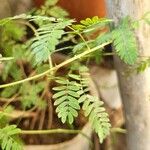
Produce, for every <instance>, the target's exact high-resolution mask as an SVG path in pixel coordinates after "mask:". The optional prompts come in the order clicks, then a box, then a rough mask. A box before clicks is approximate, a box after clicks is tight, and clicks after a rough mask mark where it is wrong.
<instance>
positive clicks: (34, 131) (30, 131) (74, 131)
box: [20, 129, 93, 145]
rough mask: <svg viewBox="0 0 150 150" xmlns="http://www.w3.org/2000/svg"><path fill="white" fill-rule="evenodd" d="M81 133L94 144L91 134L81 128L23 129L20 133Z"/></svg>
mask: <svg viewBox="0 0 150 150" xmlns="http://www.w3.org/2000/svg"><path fill="white" fill-rule="evenodd" d="M59 133H63V134H81V135H82V136H84V137H85V138H86V139H87V140H88V141H89V142H90V144H91V145H93V143H92V141H91V139H90V137H89V136H87V135H86V134H85V133H83V132H82V131H81V130H70V129H50V130H21V132H20V134H28V135H32V134H59Z"/></svg>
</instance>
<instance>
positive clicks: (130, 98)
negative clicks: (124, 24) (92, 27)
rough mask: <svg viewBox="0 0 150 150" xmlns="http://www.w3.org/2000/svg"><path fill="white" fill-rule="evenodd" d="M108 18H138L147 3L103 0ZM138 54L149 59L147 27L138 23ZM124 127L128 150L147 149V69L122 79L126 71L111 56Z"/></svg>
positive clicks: (149, 86)
mask: <svg viewBox="0 0 150 150" xmlns="http://www.w3.org/2000/svg"><path fill="white" fill-rule="evenodd" d="M106 2H107V11H108V16H109V17H110V18H113V19H114V20H115V23H116V24H117V22H118V21H119V20H120V18H121V17H123V16H126V15H130V16H131V17H133V18H140V17H141V16H142V15H143V14H144V13H145V12H147V11H150V1H149V0H106ZM136 36H137V41H138V44H139V54H140V55H142V56H143V55H144V56H150V26H148V25H146V24H145V23H141V25H140V28H139V29H138V31H137V32H136ZM115 66H116V69H117V72H118V77H119V82H120V90H121V95H122V100H123V104H124V113H125V117H126V126H127V130H128V133H127V145H128V150H150V69H147V70H146V71H145V72H144V73H141V74H132V75H130V76H128V77H127V76H124V72H125V71H126V70H127V69H128V66H127V65H126V64H123V63H122V62H121V61H120V60H119V59H118V58H116V57H115Z"/></svg>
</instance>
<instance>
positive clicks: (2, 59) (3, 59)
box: [0, 57, 14, 61]
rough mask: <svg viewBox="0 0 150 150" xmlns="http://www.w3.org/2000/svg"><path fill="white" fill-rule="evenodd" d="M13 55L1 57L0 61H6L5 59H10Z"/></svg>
mask: <svg viewBox="0 0 150 150" xmlns="http://www.w3.org/2000/svg"><path fill="white" fill-rule="evenodd" d="M12 59H14V57H2V58H0V61H7V60H12Z"/></svg>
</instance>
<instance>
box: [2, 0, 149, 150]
mask: <svg viewBox="0 0 150 150" xmlns="http://www.w3.org/2000/svg"><path fill="white" fill-rule="evenodd" d="M57 1H58V0H47V1H46V3H45V5H44V6H42V7H41V9H40V10H39V11H37V12H36V15H25V14H22V15H19V16H14V17H9V18H5V19H1V20H0V30H1V33H0V48H1V55H2V56H3V57H2V56H1V55H0V62H1V63H2V64H0V65H2V72H0V75H1V76H0V80H1V82H2V83H4V84H5V83H7V84H6V85H5V86H1V87H6V88H5V89H2V90H0V96H1V97H2V100H3V102H2V103H3V104H4V105H3V106H1V107H0V145H1V148H2V150H21V149H22V144H20V142H19V140H18V137H17V135H18V134H20V132H21V130H20V129H18V128H17V127H16V126H15V125H8V124H9V121H10V119H9V115H8V116H7V114H10V113H11V112H12V111H13V110H14V109H16V108H15V106H16V105H13V104H14V103H15V102H14V100H16V101H17V103H16V104H17V105H19V108H20V109H22V110H23V111H24V110H27V111H28V109H29V111H32V108H37V110H38V111H40V110H41V109H46V107H45V106H47V105H46V103H45V97H46V98H47V97H48V98H49V97H50V98H51V96H49V95H50V91H49V90H50V89H51V88H50V87H49V85H50V83H51V80H53V81H54V82H55V85H56V86H55V87H53V85H52V88H53V93H52V94H53V96H52V97H53V99H54V105H55V106H56V112H57V114H58V118H60V119H61V121H62V122H63V123H69V124H73V123H74V120H75V118H76V117H77V116H78V114H79V110H80V109H82V110H83V111H84V113H85V116H86V117H87V118H88V119H89V122H90V123H91V125H92V127H93V129H94V131H95V132H96V133H97V134H98V136H99V139H100V142H101V143H102V142H103V140H104V139H105V138H106V136H107V135H108V134H109V131H110V127H111V125H110V121H109V117H108V114H107V113H106V110H105V108H104V106H103V102H102V101H101V100H100V99H99V98H98V97H94V96H91V95H90V90H89V84H90V83H89V82H90V78H89V73H88V72H89V71H88V70H87V68H86V67H85V66H81V60H82V58H84V62H88V60H89V58H90V57H93V55H95V56H96V57H95V58H96V60H98V59H99V58H98V57H99V56H100V58H101V57H102V56H103V54H104V53H105V51H104V46H106V45H107V44H110V43H111V44H112V45H113V47H114V52H115V54H116V55H118V56H119V58H120V59H121V60H122V61H123V62H125V63H126V64H129V65H133V64H134V65H135V64H136V62H137V58H138V53H137V48H138V47H137V44H136V38H135V36H134V30H133V29H136V27H137V24H138V26H139V21H136V22H134V21H132V20H131V19H130V18H129V17H126V18H123V19H122V21H121V22H120V23H119V24H118V26H117V27H115V28H114V29H112V30H109V28H108V27H109V25H110V23H112V20H110V19H107V18H99V17H97V16H95V17H93V18H87V19H85V20H82V21H81V22H80V23H79V24H78V23H75V21H74V20H72V19H66V18H65V19H64V18H63V19H62V17H65V16H67V13H66V12H65V11H64V10H63V9H61V8H60V7H58V6H56V3H57ZM37 14H38V15H37ZM49 16H51V17H49ZM55 17H56V18H57V17H61V19H60V18H59V19H56V18H55ZM142 19H143V20H145V22H147V23H148V24H149V20H150V19H149V13H146V14H145V15H144V16H143V18H142ZM20 22H21V24H22V23H23V24H24V26H23V25H19V23H20ZM27 26H28V27H27ZM28 28H30V30H32V34H31V35H30V38H28V35H27V31H28ZM97 29H98V30H99V29H100V30H101V31H102V33H100V35H99V36H97V37H96V38H95V39H91V38H89V36H88V35H89V33H93V32H95V30H97ZM103 29H104V30H103ZM33 33H34V34H33ZM67 42H68V43H71V44H72V45H71V46H70V45H69V46H68V45H67V44H66V43H67ZM68 47H69V49H71V52H70V51H69V52H70V53H71V54H72V55H71V57H69V58H67V60H66V61H65V62H63V63H61V64H57V65H56V64H55V63H54V62H52V54H54V53H55V52H58V51H61V50H66V49H67V48H68ZM65 53H67V54H68V52H66V51H65ZM106 54H107V52H106ZM113 54H114V53H113ZM9 57H12V60H9V61H4V60H5V59H4V58H9ZM32 58H34V59H32ZM97 58H98V59H97ZM75 60H76V61H75ZM74 61H75V62H74ZM73 62H74V63H73ZM68 64H71V65H70V66H69V67H68V68H67V69H66V70H65V71H66V74H65V75H63V77H55V76H57V74H56V72H57V70H58V69H59V68H60V67H64V66H66V65H68ZM3 66H5V67H3ZM136 66H137V68H136V69H137V71H138V72H142V71H144V70H145V69H146V68H147V67H149V66H150V60H149V58H148V59H146V60H143V61H142V62H140V63H139V64H136ZM51 70H52V71H53V73H51V72H50V71H51ZM46 73H47V74H46ZM34 75H35V76H34ZM44 75H45V76H44ZM39 77H41V78H39ZM49 77H50V78H49ZM18 80H19V82H15V84H17V83H18V84H19V83H23V84H22V85H15V86H13V87H12V85H14V84H13V83H12V84H9V83H10V82H14V81H18ZM31 80H33V81H31ZM27 81H29V82H27ZM52 83H53V82H52ZM47 91H48V94H47V95H48V96H47V95H46V94H45V93H46V92H47ZM46 100H47V99H46ZM48 100H49V99H48ZM0 101H1V100H0ZM46 102H47V101H46ZM12 105H13V106H12Z"/></svg>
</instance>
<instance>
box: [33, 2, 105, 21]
mask: <svg viewBox="0 0 150 150" xmlns="http://www.w3.org/2000/svg"><path fill="white" fill-rule="evenodd" d="M35 1H36V4H37V6H40V5H41V4H42V3H43V1H44V0H35ZM104 1H105V0H60V1H59V3H58V5H60V6H62V7H63V8H64V9H66V10H67V11H68V12H69V13H70V16H71V18H76V19H77V21H79V20H81V19H85V18H87V17H92V16H99V17H104V16H105V15H106V9H105V2H104Z"/></svg>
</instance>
